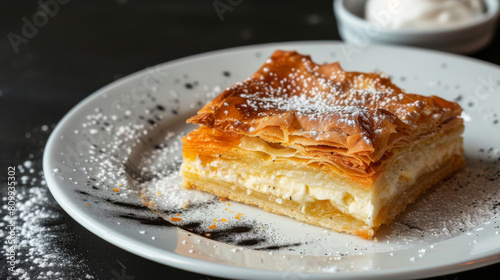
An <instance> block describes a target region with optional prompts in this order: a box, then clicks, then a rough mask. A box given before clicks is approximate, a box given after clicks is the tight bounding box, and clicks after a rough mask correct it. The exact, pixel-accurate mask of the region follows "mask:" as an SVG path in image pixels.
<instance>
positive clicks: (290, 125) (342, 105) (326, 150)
mask: <svg viewBox="0 0 500 280" xmlns="http://www.w3.org/2000/svg"><path fill="white" fill-rule="evenodd" d="M461 111H462V110H461V108H460V106H459V105H458V104H456V103H454V102H449V101H446V100H443V99H441V98H439V97H436V96H421V95H416V94H410V93H406V92H404V91H403V90H402V89H400V88H398V87H397V86H395V85H394V84H392V82H391V81H390V79H389V78H386V77H384V76H382V75H379V74H376V73H360V72H346V71H344V70H342V68H340V65H339V64H338V63H332V64H324V65H318V64H315V63H314V62H312V61H311V59H310V57H309V56H304V55H300V54H298V53H297V52H286V51H276V52H274V53H273V55H272V56H271V57H270V58H269V59H268V60H267V61H266V63H265V64H264V65H263V66H262V67H261V68H260V69H259V70H258V71H257V72H256V73H255V74H253V75H252V76H251V77H250V78H249V79H247V80H245V81H242V82H239V83H236V84H235V85H233V86H231V87H229V88H227V89H226V90H224V92H222V93H221V94H220V95H219V96H217V97H216V98H215V99H214V100H212V101H211V102H209V103H208V104H207V105H205V106H204V107H203V108H202V109H201V110H200V111H199V112H198V114H197V115H196V116H193V117H192V118H190V119H189V120H188V122H192V123H196V124H200V125H204V126H206V127H210V128H214V129H218V130H220V131H223V132H226V133H235V134H238V135H245V136H251V137H259V138H260V139H262V140H264V141H265V142H268V143H279V144H280V145H282V146H285V147H290V148H294V149H297V150H301V151H302V152H303V153H307V154H308V155H309V157H315V158H317V159H318V160H325V161H326V160H329V161H333V162H334V164H335V165H337V168H339V169H342V171H343V172H344V173H348V174H351V175H352V176H356V177H359V178H363V177H364V178H368V177H370V176H372V175H373V174H375V173H377V172H379V171H380V170H382V169H383V168H384V166H383V165H380V164H379V160H381V159H383V157H384V156H386V154H387V153H388V152H390V151H391V150H393V149H397V148H398V147H405V146H408V143H410V142H415V141H419V140H420V138H421V137H423V136H425V135H429V134H430V133H432V132H434V131H436V129H437V128H438V127H440V126H442V125H443V124H444V123H446V122H449V121H450V120H453V119H456V118H457V117H458V116H459V115H460V113H461ZM368 181H369V180H368ZM368 184H370V182H368Z"/></svg>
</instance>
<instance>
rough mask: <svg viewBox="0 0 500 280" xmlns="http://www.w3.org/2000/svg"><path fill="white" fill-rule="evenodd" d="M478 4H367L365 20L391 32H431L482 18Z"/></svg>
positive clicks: (468, 0)
mask: <svg viewBox="0 0 500 280" xmlns="http://www.w3.org/2000/svg"><path fill="white" fill-rule="evenodd" d="M484 13H485V5H484V3H483V1H482V0H368V1H367V2H366V6H365V18H366V19H367V20H368V21H370V22H373V23H376V24H380V25H381V26H384V27H389V28H394V29H432V28H443V27H452V26H456V25H460V24H464V23H467V22H471V21H473V20H474V19H477V18H479V17H481V16H482V15H484Z"/></svg>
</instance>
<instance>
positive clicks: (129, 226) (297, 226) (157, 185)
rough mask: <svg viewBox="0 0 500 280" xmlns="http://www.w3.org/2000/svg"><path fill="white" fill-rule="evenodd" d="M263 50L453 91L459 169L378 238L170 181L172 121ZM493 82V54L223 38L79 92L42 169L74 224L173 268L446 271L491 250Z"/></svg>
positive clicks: (498, 200)
mask: <svg viewBox="0 0 500 280" xmlns="http://www.w3.org/2000/svg"><path fill="white" fill-rule="evenodd" d="M276 49H286V50H298V51H299V52H301V53H304V54H310V55H311V56H312V58H313V60H315V61H316V62H318V63H323V62H331V61H336V60H338V61H340V62H341V64H342V66H343V67H344V68H345V69H347V70H357V71H380V70H383V71H384V72H385V73H387V74H388V75H390V76H392V77H393V81H394V82H395V83H396V84H398V85H400V86H401V87H403V88H405V89H406V90H407V91H409V92H414V93H419V94H434V95H438V96H441V97H444V98H446V99H450V100H458V101H459V103H460V104H461V105H462V106H463V107H464V110H465V113H464V115H463V117H464V119H465V120H466V132H465V135H464V137H465V149H466V154H467V164H468V165H467V168H466V169H464V170H462V171H461V172H459V173H458V174H456V175H455V176H454V177H453V178H452V179H450V180H447V181H445V182H444V183H442V184H441V185H440V186H438V187H437V188H434V189H432V190H431V191H429V192H428V194H427V195H425V196H424V197H423V198H422V199H420V200H419V201H417V202H416V203H415V204H413V205H412V206H411V207H410V208H409V209H408V211H406V212H405V213H404V214H403V215H401V216H400V217H398V219H397V220H396V222H395V223H394V224H393V225H391V226H390V227H384V228H382V229H381V230H380V232H379V233H377V239H378V242H375V241H370V240H363V239H361V238H359V237H356V236H351V235H347V234H339V233H335V232H332V231H330V230H325V229H324V228H320V227H316V226H310V225H305V224H302V223H299V222H297V221H295V220H292V219H289V218H286V217H282V216H278V215H274V214H269V213H267V212H264V211H262V210H260V209H257V208H254V207H249V206H245V205H242V204H239V203H234V202H231V201H220V200H219V199H218V198H216V197H213V196H211V195H208V194H202V193H199V192H196V191H187V190H182V189H180V188H179V187H178V182H179V180H180V179H179V177H178V175H177V173H176V171H177V170H178V168H179V164H180V162H181V142H180V140H179V139H180V137H181V136H182V135H185V134H186V133H187V132H189V131H190V130H191V129H192V128H193V127H194V126H191V125H186V124H185V120H186V119H187V118H188V117H190V116H192V115H193V114H195V112H196V111H197V109H199V108H201V106H202V105H204V104H205V103H206V102H207V101H209V100H210V99H212V98H213V97H214V96H216V95H217V94H218V93H220V91H221V90H222V89H224V88H225V87H227V86H229V85H231V84H232V83H234V82H236V81H240V80H242V79H245V78H246V77H248V76H249V75H251V74H252V73H253V72H254V71H255V70H256V69H258V67H259V66H260V65H261V64H262V63H263V62H264V61H265V59H266V58H267V57H268V56H269V55H270V54H271V53H272V52H273V51H274V50H276ZM499 88H500V69H499V68H498V67H497V66H494V65H490V64H487V63H484V62H480V61H476V60H473V59H468V58H463V57H459V56H455V55H449V54H444V53H439V52H431V51H424V50H418V49H411V48H401V47H387V46H369V47H355V46H348V45H344V44H342V43H339V42H300V43H280V44H268V45H260V46H249V47H243V48H236V49H229V50H222V51H217V52H212V53H208V54H201V55H196V56H192V57H188V58H183V59H179V60H176V61H172V62H168V63H165V64H161V65H158V66H155V67H152V68H149V69H145V70H143V71H140V72H138V73H135V74H132V75H130V76H127V77H125V78H122V79H120V80H118V81H116V82H114V83H112V84H110V85H109V86H106V87H104V88H103V89H101V90H99V91H98V92H96V93H94V94H93V95H91V96H90V97H88V98H87V99H85V100H84V101H82V102H81V103H80V104H78V105H77V106H76V107H75V108H73V110H71V111H70V112H69V113H68V114H67V115H66V116H65V117H64V119H63V120H62V121H61V122H60V123H59V124H58V125H57V127H56V129H55V130H54V132H53V133H52V135H51V136H50V139H49V141H48V143H47V147H46V150H45V155H44V172H45V176H46V180H47V183H48V185H49V187H50V190H51V192H52V194H53V195H54V197H55V198H56V199H57V201H58V202H59V203H60V204H61V206H62V207H63V208H64V209H65V210H66V211H67V212H68V213H69V214H70V215H71V216H72V217H73V218H74V219H75V220H77V221H78V222H79V223H81V224H82V225H83V226H85V227H86V228H87V229H89V230H90V231H92V232H94V233H95V234H96V235H98V236H100V237H102V238H104V239H105V240H107V241H109V242H111V243H113V244H115V245H116V246H119V247H121V248H123V249H125V250H128V251H130V252H133V253H135V254H137V255H140V256H143V257H145V258H148V259H150V260H154V261H157V262H160V263H163V264H166V265H170V266H174V267H177V268H181V269H185V270H190V271H195V272H198V273H204V274H209V275H215V276H221V277H230V278H260V279H287V278H289V279H306V278H315V279H333V278H335V279H337V278H338V279H357V278H366V279H369V278H370V279H371V278H382V279H389V278H415V277H428V276H433V275H439V274H446V273H451V272H456V271H462V270H466V269H472V268H476V267H480V266H484V265H487V264H491V263H494V262H497V261H498V260H499V258H500V235H499V233H498V231H499V230H500V229H499V225H500V219H499V214H498V211H499V210H500V167H499V166H500V159H499V158H500V152H499V148H500V143H499V141H498V139H500V124H499V123H498V122H499V121H498V120H499V119H500V109H499V107H498V104H500V90H499ZM141 201H143V202H145V203H147V204H148V206H149V207H150V208H152V209H154V210H155V211H156V212H157V213H158V214H159V215H160V216H162V217H164V218H165V219H161V218H158V216H156V215H155V214H153V212H152V211H151V210H150V209H148V208H146V207H144V206H142V203H141ZM184 208H187V209H184ZM172 218H173V220H171V219H172ZM214 219H215V220H214ZM223 219H225V220H223ZM214 225H215V226H216V228H214Z"/></svg>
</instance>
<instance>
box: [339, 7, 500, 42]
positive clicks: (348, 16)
mask: <svg viewBox="0 0 500 280" xmlns="http://www.w3.org/2000/svg"><path fill="white" fill-rule="evenodd" d="M345 1H347V0H333V8H334V13H335V16H336V17H337V20H342V21H344V22H346V21H347V22H348V23H350V24H353V25H355V26H357V27H361V28H371V27H373V26H376V28H377V31H378V32H381V33H386V34H394V35H403V34H404V35H436V34H442V33H449V32H460V31H467V30H471V29H475V28H477V27H480V26H482V25H485V24H488V23H490V22H494V21H496V20H497V19H498V17H499V15H500V3H499V2H498V0H482V1H483V3H484V4H485V5H486V8H487V10H486V12H485V13H484V16H481V17H478V18H477V19H474V20H472V21H470V22H467V23H463V24H459V25H457V26H446V27H440V28H433V29H394V28H390V27H384V26H382V25H380V24H375V23H373V22H369V21H367V20H366V19H364V18H362V17H360V16H357V15H355V14H353V13H351V12H350V11H349V10H348V9H347V8H346V7H345ZM366 1H368V0H365V2H366Z"/></svg>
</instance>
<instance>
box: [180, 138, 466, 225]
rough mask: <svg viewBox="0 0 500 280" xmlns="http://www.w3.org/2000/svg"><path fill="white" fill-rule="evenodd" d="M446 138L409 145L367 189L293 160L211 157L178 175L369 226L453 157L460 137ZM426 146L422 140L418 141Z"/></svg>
mask: <svg viewBox="0 0 500 280" xmlns="http://www.w3.org/2000/svg"><path fill="white" fill-rule="evenodd" d="M453 136H454V135H446V136H444V137H443V138H442V139H439V140H440V141H439V142H437V143H433V144H432V145H430V146H428V145H425V143H419V144H416V145H413V147H411V148H407V149H405V150H403V151H400V153H399V156H398V157H397V158H396V159H394V160H393V162H392V163H391V164H390V166H388V168H387V169H386V170H385V171H384V173H383V174H381V175H380V176H379V178H378V179H377V181H376V182H375V185H374V186H373V187H372V188H367V189H366V188H355V187H352V186H351V185H350V184H349V183H348V182H346V181H344V180H342V179H341V178H337V177H334V176H331V175H329V174H327V173H324V172H321V171H315V170H314V169H312V168H310V167H307V166H298V165H293V164H291V163H293V161H287V160H283V161H276V162H273V161H272V160H268V161H263V162H259V163H258V164H252V166H249V165H248V164H247V163H244V162H242V161H234V160H226V159H222V158H214V159H212V160H211V161H210V162H207V163H205V162H203V161H202V160H201V159H200V158H199V157H197V158H196V159H195V160H194V161H186V162H184V164H183V167H182V170H183V172H189V173H193V174H197V175H199V176H202V177H207V178H210V179H214V180H222V181H225V182H227V183H230V184H231V185H233V186H240V187H244V188H246V189H247V193H248V195H251V193H252V192H259V193H264V194H272V195H274V196H275V197H277V199H276V201H275V202H276V203H278V204H281V203H283V200H294V201H295V202H298V203H300V204H302V205H303V209H302V211H303V212H304V211H305V209H304V207H305V205H306V203H308V202H314V201H317V200H329V201H330V203H331V204H332V205H333V206H334V207H336V208H337V209H338V210H339V211H341V212H343V213H344V214H348V215H350V216H352V217H354V218H356V219H359V220H361V221H363V222H365V223H366V224H367V225H369V226H373V222H374V219H375V218H376V217H377V214H378V212H379V211H380V209H381V207H383V206H384V205H387V204H388V202H390V201H391V199H392V198H394V197H396V196H397V195H398V194H399V193H401V192H403V191H405V189H406V188H405V186H410V185H412V184H414V183H415V182H416V180H417V179H418V177H419V176H420V175H422V174H424V173H426V172H431V171H433V170H435V169H437V168H439V166H440V165H441V164H442V163H443V162H445V161H447V160H448V159H450V158H451V157H452V156H454V155H456V154H460V149H461V146H462V140H461V138H456V137H453ZM248 140H251V139H247V140H244V141H242V142H241V144H240V148H241V149H245V150H250V151H259V152H263V153H266V154H269V155H270V156H271V157H272V158H273V159H279V158H280V157H284V158H291V157H298V156H300V155H299V154H298V153H297V152H295V150H293V149H289V148H279V149H276V148H273V147H271V146H270V145H268V144H267V143H265V142H264V141H261V140H259V141H248ZM424 142H426V141H424Z"/></svg>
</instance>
